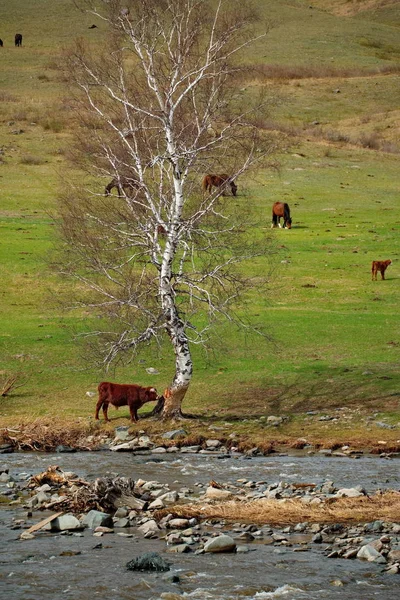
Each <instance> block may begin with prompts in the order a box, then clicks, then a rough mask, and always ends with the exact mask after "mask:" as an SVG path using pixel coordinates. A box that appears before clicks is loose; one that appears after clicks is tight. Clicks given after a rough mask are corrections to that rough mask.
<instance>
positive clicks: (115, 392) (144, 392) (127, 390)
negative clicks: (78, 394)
mask: <svg viewBox="0 0 400 600" xmlns="http://www.w3.org/2000/svg"><path fill="white" fill-rule="evenodd" d="M98 390H99V399H98V401H97V404H96V419H98V418H99V411H100V408H102V409H103V415H104V418H105V420H106V421H109V420H110V419H109V418H108V414H107V411H108V405H109V404H112V405H113V406H115V407H116V408H119V407H120V406H128V407H129V412H130V413H131V421H133V422H134V423H136V422H137V421H138V414H137V411H138V409H139V408H140V407H141V406H143V404H145V403H146V402H157V400H158V394H157V390H156V389H155V388H154V387H142V386H141V385H135V384H123V383H110V382H109V381H102V382H101V383H100V384H99V387H98Z"/></svg>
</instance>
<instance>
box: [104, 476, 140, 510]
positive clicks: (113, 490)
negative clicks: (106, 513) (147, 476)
mask: <svg viewBox="0 0 400 600" xmlns="http://www.w3.org/2000/svg"><path fill="white" fill-rule="evenodd" d="M93 491H94V493H95V494H96V495H97V497H98V498H99V502H100V503H101V506H102V507H103V508H105V509H107V510H116V509H117V508H119V507H120V506H127V507H128V508H133V509H137V508H138V498H137V495H135V482H134V480H133V479H130V478H129V477H115V478H112V477H100V478H99V479H96V481H95V482H94V484H93ZM142 502H143V500H140V503H142ZM144 504H145V503H144V502H143V505H144ZM143 505H142V508H143ZM139 506H140V505H139Z"/></svg>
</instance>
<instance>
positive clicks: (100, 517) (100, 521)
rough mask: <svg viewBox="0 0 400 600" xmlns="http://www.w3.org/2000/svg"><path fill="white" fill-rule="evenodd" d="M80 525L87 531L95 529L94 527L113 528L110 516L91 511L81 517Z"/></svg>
mask: <svg viewBox="0 0 400 600" xmlns="http://www.w3.org/2000/svg"><path fill="white" fill-rule="evenodd" d="M82 525H85V526H86V527H88V528H89V529H96V527H114V522H113V520H112V517H111V515H109V514H107V513H103V512H101V511H99V510H91V511H89V512H88V513H87V514H86V515H85V516H84V517H83V519H82Z"/></svg>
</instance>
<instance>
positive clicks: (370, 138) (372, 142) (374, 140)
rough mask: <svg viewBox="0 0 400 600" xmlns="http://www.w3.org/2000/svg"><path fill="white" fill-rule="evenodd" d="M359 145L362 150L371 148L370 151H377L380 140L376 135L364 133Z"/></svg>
mask: <svg viewBox="0 0 400 600" xmlns="http://www.w3.org/2000/svg"><path fill="white" fill-rule="evenodd" d="M360 144H361V146H363V147H364V148H371V150H379V148H380V140H379V136H378V135H377V134H376V133H364V134H363V135H362V136H361V137H360Z"/></svg>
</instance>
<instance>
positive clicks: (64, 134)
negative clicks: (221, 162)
mask: <svg viewBox="0 0 400 600" xmlns="http://www.w3.org/2000/svg"><path fill="white" fill-rule="evenodd" d="M23 4H24V6H22V3H21V2H20V1H17V0H8V2H7V3H3V4H1V5H0V23H1V30H0V37H1V38H2V39H3V42H4V47H3V48H0V60H1V67H2V68H1V69H0V98H1V103H0V140H1V142H0V148H1V154H0V194H1V205H0V228H1V231H0V264H1V265H2V286H1V289H0V376H3V378H4V377H5V376H6V375H7V374H9V373H20V378H21V382H24V383H25V385H24V386H23V387H21V388H18V389H17V390H15V391H14V393H12V394H10V395H9V396H7V397H6V398H0V410H1V413H2V420H1V422H2V423H3V424H11V423H13V424H14V423H16V422H18V421H21V420H22V419H24V418H25V417H26V416H28V418H31V419H32V418H35V417H46V416H47V417H50V418H53V417H54V416H55V415H60V414H61V416H62V417H63V418H82V419H83V420H85V421H86V419H88V418H89V417H90V416H91V415H92V414H93V404H94V401H93V399H88V398H87V397H86V396H85V392H86V391H87V390H95V388H96V386H97V383H98V382H99V380H101V379H102V378H104V374H102V373H99V372H98V371H97V370H95V369H94V368H93V366H91V364H90V363H89V362H87V361H86V360H85V358H84V356H83V354H84V352H83V350H82V348H81V346H80V345H79V344H78V343H77V342H74V341H73V339H72V332H73V331H75V332H78V333H79V332H82V331H84V330H85V318H90V315H77V314H74V313H68V312H67V313H66V312H63V311H62V310H61V309H60V307H58V306H57V293H58V291H59V290H60V289H61V288H62V287H63V286H65V285H67V284H66V282H63V281H60V280H58V279H57V277H56V275H55V274H54V273H53V272H52V271H51V269H50V268H49V267H48V258H50V259H51V257H52V255H53V254H54V248H55V247H56V245H57V240H56V238H55V234H54V226H53V223H52V215H51V213H52V210H53V208H54V200H55V197H56V196H57V193H58V190H59V189H60V187H62V180H63V177H65V176H66V172H65V149H66V146H67V143H68V141H69V139H70V125H71V120H72V118H73V115H71V114H70V112H69V109H68V101H67V100H68V99H67V98H66V90H65V89H64V88H63V83H62V80H61V76H60V73H59V72H58V71H57V69H56V68H55V66H56V59H57V55H58V53H59V51H60V50H61V48H62V47H63V46H65V45H68V44H69V43H70V42H71V40H72V39H73V38H74V37H76V36H83V37H84V38H85V39H86V40H87V41H88V42H89V43H92V44H94V45H96V44H99V45H100V44H103V43H104V39H105V38H104V31H103V30H102V26H101V25H100V24H99V27H98V28H97V29H88V27H89V25H91V23H92V22H93V21H92V19H91V18H90V17H87V16H83V15H82V14H80V13H79V12H77V11H76V10H75V9H74V6H73V3H72V2H70V1H69V0H58V1H57V3H50V4H49V3H48V2H47V1H46V0H31V1H30V2H29V3H23ZM352 4H354V3H352ZM359 4H360V5H361V4H364V5H365V6H364V8H365V9H366V10H364V11H362V12H360V11H352V12H351V13H349V12H348V11H344V12H343V10H342V8H343V7H344V5H345V3H344V2H341V1H339V0H337V1H336V2H335V1H334V0H332V2H315V3H313V6H314V8H313V9H310V3H309V2H303V1H300V0H296V1H282V0H279V1H278V0H275V1H274V0H272V1H271V2H268V3H264V2H262V1H261V0H259V5H260V9H261V11H262V12H263V14H264V17H265V18H267V19H268V20H269V21H270V22H271V23H272V28H271V30H270V33H269V35H268V36H267V38H266V39H265V40H263V41H262V42H260V43H259V44H257V45H256V46H255V47H254V48H253V49H252V50H251V52H248V53H247V55H246V56H245V57H244V64H246V65H247V66H248V67H249V69H248V72H247V74H245V75H243V77H244V82H243V85H242V86H241V88H240V89H238V93H240V94H248V95H249V96H251V95H253V94H256V93H258V91H259V89H260V87H265V88H266V90H267V92H268V93H269V94H270V95H271V98H273V99H274V101H273V103H272V106H271V108H270V111H269V112H268V113H266V114H265V119H264V120H263V122H260V127H263V128H265V129H266V130H273V131H276V132H278V134H279V135H280V136H282V137H283V138H285V140H286V144H287V147H288V150H287V152H285V153H284V154H282V155H281V156H280V157H279V161H280V165H281V166H280V170H279V172H274V171H271V170H268V169H265V170H262V171H261V172H260V173H258V175H257V176H255V177H254V178H250V177H249V178H246V177H243V179H242V180H240V179H239V181H238V185H239V192H240V193H239V195H238V197H237V198H236V199H235V201H233V200H232V202H237V203H243V202H245V203H248V202H251V203H252V204H253V205H254V207H255V208H256V210H257V212H258V215H259V227H260V228H261V229H262V228H269V227H270V222H271V216H270V212H271V205H272V203H273V202H274V201H276V200H285V201H287V202H289V204H290V207H291V210H292V216H293V223H294V224H293V228H292V229H291V230H290V231H289V230H276V232H274V233H275V235H276V238H277V241H278V246H279V247H280V256H279V257H278V259H277V261H276V270H275V275H274V278H273V283H272V284H271V296H270V297H268V298H264V297H260V296H259V295H258V294H257V290H254V294H253V295H252V298H251V306H250V310H251V311H253V313H254V314H257V315H258V317H259V319H260V321H261V322H262V323H263V324H264V325H266V326H267V327H268V328H269V330H270V332H271V337H272V341H267V340H264V339H262V338H260V339H257V340H254V338H253V339H246V338H245V337H244V336H243V335H242V334H240V333H238V332H237V331H234V330H232V329H230V328H229V327H227V326H226V327H224V328H221V329H220V330H218V331H217V332H216V333H215V338H216V339H215V351H214V354H213V355H211V356H207V355H205V354H204V353H202V352H201V351H200V350H199V349H197V348H194V360H195V375H194V380H193V385H192V387H191V389H190V392H189V394H188V397H187V401H186V410H187V411H188V412H190V411H192V412H196V413H198V414H201V415H203V417H204V418H211V417H213V416H215V415H216V416H217V418H221V419H222V420H226V419H231V418H232V419H233V418H235V417H238V416H239V417H241V418H246V419H248V422H247V425H246V421H245V422H244V423H242V425H241V427H243V430H244V431H245V430H246V427H257V426H258V425H257V423H259V418H260V417H262V416H267V415H268V414H276V413H279V414H290V415H292V416H291V420H290V421H289V423H288V424H287V425H285V426H284V427H283V428H282V435H288V436H293V435H294V436H295V435H305V434H306V435H309V434H311V433H312V432H313V431H314V432H315V435H325V434H326V431H325V429H323V428H324V427H328V426H327V425H319V424H318V422H314V421H313V422H310V421H309V419H310V418H311V417H309V416H307V415H306V413H307V412H308V411H314V410H316V411H319V413H325V412H327V413H329V414H334V415H337V414H338V413H337V412H336V410H337V409H338V408H343V407H347V408H348V409H349V410H351V411H355V412H354V415H358V414H364V413H365V415H366V416H365V418H367V417H368V415H369V414H375V415H378V416H377V417H376V419H378V420H379V419H382V418H386V419H387V422H388V423H397V422H398V420H399V419H398V413H397V411H398V407H399V404H398V403H399V392H398V390H399V384H400V373H399V358H400V356H399V355H400V336H399V319H398V306H399V299H400V291H399V281H400V271H399V253H400V242H399V229H400V206H399V185H398V173H399V166H400V145H399V142H398V140H399V128H400V114H399V110H398V103H397V98H398V97H399V91H400V90H399V78H398V71H399V69H400V44H399V42H398V39H399V38H398V28H397V27H396V24H397V25H398V20H397V21H396V19H389V18H387V19H386V18H384V14H389V13H388V12H386V13H384V11H392V12H393V11H396V3H390V2H387V3H385V5H384V6H383V5H382V4H380V5H379V6H380V8H378V10H376V6H375V5H374V6H373V3H369V6H367V5H368V3H367V2H365V3H359ZM327 5H329V6H327ZM329 9H331V10H329ZM299 25H300V26H299ZM16 32H20V33H22V35H23V47H22V48H14V42H13V39H14V34H15V33H16ZM250 67H251V68H250ZM67 176H69V177H76V176H77V174H68V175H67ZM386 258H391V259H392V261H393V264H392V265H391V267H389V270H388V271H387V281H384V282H381V281H377V282H372V281H371V276H370V264H371V261H372V260H373V259H386ZM266 268H267V265H266ZM149 366H153V367H156V368H157V369H158V370H159V371H160V374H159V375H156V376H152V377H150V376H149V375H148V374H147V372H146V370H145V368H146V367H149ZM172 373H173V362H172V357H171V356H170V353H169V351H168V349H165V350H163V351H162V352H160V353H159V354H157V355H154V354H153V355H152V354H150V353H146V352H144V353H143V355H141V356H140V357H139V360H136V361H134V362H133V363H132V364H131V365H130V367H127V368H124V369H123V368H120V369H118V370H117V371H116V372H115V373H113V374H108V376H107V377H109V378H115V379H116V380H119V381H137V382H140V383H143V384H152V385H153V384H155V385H156V386H157V387H158V388H159V389H163V388H164V387H165V386H166V385H167V384H168V383H169V381H170V379H171V375H172ZM357 411H361V412H360V413H358V412H357ZM378 413H379V414H378ZM126 415H127V412H126V413H125V412H124V411H120V413H118V417H119V418H118V419H117V420H115V421H114V424H121V423H122V422H125V420H124V417H125V416H126ZM112 416H113V415H112ZM363 418H364V417H363ZM348 423H349V425H348ZM237 426H238V425H237V424H236V425H235V427H237ZM349 427H350V430H351V431H352V432H353V435H364V434H365V430H364V429H363V428H364V427H365V422H364V421H363V420H362V419H361V418H359V417H358V416H355V417H354V419H353V420H351V419H350V420H349V421H348V422H347V421H346V423H344V421H343V419H339V420H338V421H334V422H330V424H329V435H332V436H334V435H336V436H339V437H340V436H345V435H349V431H350V430H349ZM358 427H359V428H360V430H358ZM368 428H369V429H370V430H371V432H372V433H368V435H371V436H373V435H376V436H379V439H388V440H396V439H397V438H398V437H399V434H398V430H397V431H396V430H395V429H394V430H386V429H384V430H381V429H376V428H374V426H373V425H370V424H369V425H368ZM371 428H372V429H371ZM268 435H269V433H268Z"/></svg>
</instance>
